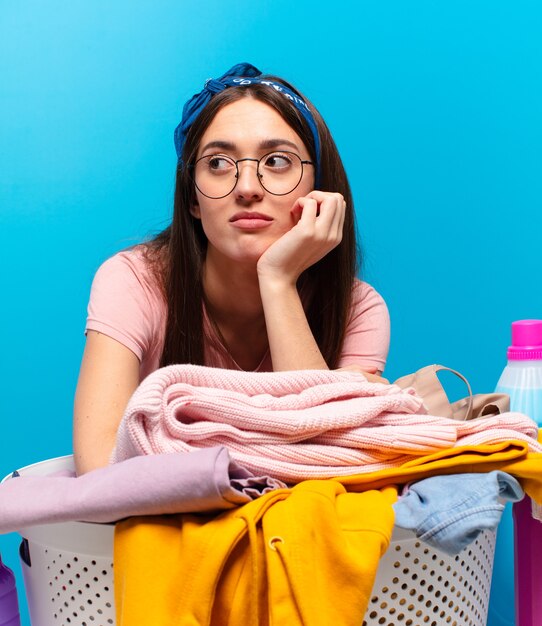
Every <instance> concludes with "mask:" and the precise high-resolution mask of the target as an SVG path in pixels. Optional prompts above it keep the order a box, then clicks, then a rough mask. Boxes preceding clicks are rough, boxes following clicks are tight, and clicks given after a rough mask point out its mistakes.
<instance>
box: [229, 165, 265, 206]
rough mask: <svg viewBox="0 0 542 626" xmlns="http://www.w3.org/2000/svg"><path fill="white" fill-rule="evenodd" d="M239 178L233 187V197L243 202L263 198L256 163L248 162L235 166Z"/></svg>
mask: <svg viewBox="0 0 542 626" xmlns="http://www.w3.org/2000/svg"><path fill="white" fill-rule="evenodd" d="M237 167H238V171H239V176H238V178H237V184H236V185H235V190H234V193H235V196H236V197H237V198H239V199H243V200H259V199H260V198H262V197H263V192H264V190H263V187H262V186H261V184H260V178H259V176H258V162H257V161H252V160H250V161H249V160H248V159H247V161H245V162H243V163H238V165H237Z"/></svg>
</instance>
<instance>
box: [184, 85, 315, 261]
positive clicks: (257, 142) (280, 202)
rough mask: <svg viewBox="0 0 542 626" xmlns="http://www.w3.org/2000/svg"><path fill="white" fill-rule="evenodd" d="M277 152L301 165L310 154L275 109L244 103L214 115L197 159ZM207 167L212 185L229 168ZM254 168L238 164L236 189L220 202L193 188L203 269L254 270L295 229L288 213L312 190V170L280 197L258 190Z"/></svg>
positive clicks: (217, 163)
mask: <svg viewBox="0 0 542 626" xmlns="http://www.w3.org/2000/svg"><path fill="white" fill-rule="evenodd" d="M281 151H286V152H290V153H294V154H296V155H298V156H299V157H300V158H301V159H302V160H310V155H309V152H308V150H307V148H306V146H305V145H304V144H303V142H302V141H301V138H300V137H299V135H298V134H297V133H296V132H295V131H294V130H293V129H292V128H291V127H290V126H289V125H288V124H287V123H286V122H285V121H284V119H283V118H282V117H281V116H280V114H279V113H278V112H277V111H276V110H275V109H273V108H272V107H270V106H269V105H267V104H265V103H263V102H261V101H259V100H256V99H254V98H251V97H246V98H242V99H241V100H237V101H236V102H232V103H231V104H228V105H226V106H224V107H223V108H222V109H220V110H219V111H218V113H217V114H216V116H215V118H214V119H213V121H212V122H211V124H210V125H209V127H208V128H207V130H206V131H205V133H204V134H203V137H202V138H201V142H200V145H199V149H198V153H197V159H199V158H200V157H202V156H215V157H216V156H218V155H223V156H224V155H225V156H228V157H230V158H231V159H233V160H234V161H236V160H237V159H245V158H250V159H260V157H262V156H264V155H266V154H268V153H270V152H278V153H280V152H281ZM209 163H210V166H206V167H207V170H210V169H211V168H212V171H211V172H210V174H209V176H211V177H215V179H217V178H220V176H223V174H222V173H221V171H222V170H223V169H224V168H225V167H228V162H226V161H223V160H222V161H221V160H220V159H219V158H218V159H217V158H214V159H212V160H211V161H209ZM268 163H269V165H270V166H273V167H278V168H279V169H280V168H281V166H282V164H285V163H286V162H285V161H282V160H281V158H280V157H278V158H272V159H271V160H270V161H268ZM257 167H258V164H257V163H256V162H255V161H251V160H247V161H243V162H241V163H239V164H238V168H239V178H238V179H237V184H236V186H235V188H234V190H233V191H232V192H231V193H230V194H229V195H227V196H225V197H223V198H217V199H212V198H208V197H207V196H205V195H203V193H201V191H199V190H198V189H197V188H196V203H195V205H194V206H193V207H192V208H191V213H192V215H193V216H194V217H196V218H198V219H200V220H201V224H202V227H203V230H204V232H205V235H206V236H207V239H208V246H207V258H206V262H207V263H209V262H218V263H227V260H230V261H236V262H239V263H249V264H255V263H256V262H257V261H258V259H259V258H260V256H261V255H262V254H263V253H264V252H265V251H266V250H267V248H268V247H269V246H270V245H271V244H272V243H274V242H275V241H276V240H277V239H278V238H279V237H281V236H282V235H283V234H284V233H286V232H287V231H288V230H290V228H292V226H294V225H295V223H296V221H297V218H294V216H293V215H292V214H291V212H290V211H291V208H292V206H293V204H294V202H295V200H296V199H297V198H299V197H301V196H305V195H307V194H308V193H309V192H310V191H312V190H313V188H314V166H312V165H304V166H303V177H302V179H301V182H300V183H299V185H298V186H297V187H296V188H295V189H294V190H293V191H291V192H289V193H287V194H286V195H280V196H277V195H273V194H271V193H269V192H268V191H266V190H265V189H264V188H263V187H262V185H261V184H260V182H259V179H258V175H257ZM207 170H206V171H207ZM216 170H218V171H216ZM234 173H235V168H233V171H231V172H230V174H224V176H226V175H227V176H230V175H231V176H233V174H234ZM196 176H197V174H196ZM264 178H265V176H264ZM274 190H275V189H274ZM204 191H207V190H204ZM208 195H215V194H208ZM217 195H219V194H217Z"/></svg>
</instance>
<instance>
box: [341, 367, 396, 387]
mask: <svg viewBox="0 0 542 626" xmlns="http://www.w3.org/2000/svg"><path fill="white" fill-rule="evenodd" d="M336 371H337V372H358V373H359V374H363V375H364V376H365V378H366V379H367V380H368V381H369V382H370V383H382V384H384V385H389V384H390V381H389V380H388V379H387V378H382V376H380V374H381V373H382V372H378V371H377V372H368V371H366V370H364V369H363V368H362V367H360V366H359V365H345V366H344V367H339V369H338V370H336Z"/></svg>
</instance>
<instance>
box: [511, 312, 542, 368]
mask: <svg viewBox="0 0 542 626" xmlns="http://www.w3.org/2000/svg"><path fill="white" fill-rule="evenodd" d="M507 356H508V360H509V361H539V360H542V320H519V321H517V322H512V345H511V346H510V347H509V348H508V355H507Z"/></svg>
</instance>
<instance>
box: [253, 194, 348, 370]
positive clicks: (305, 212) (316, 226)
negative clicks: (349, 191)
mask: <svg viewBox="0 0 542 626" xmlns="http://www.w3.org/2000/svg"><path fill="white" fill-rule="evenodd" d="M292 212H293V214H294V215H297V216H299V219H298V222H297V224H296V225H295V226H294V227H293V228H292V229H291V230H290V231H288V232H287V233H286V234H285V235H283V236H282V237H281V238H280V239H279V240H277V241H276V242H275V243H274V244H273V245H271V246H270V247H269V248H268V249H267V250H266V252H264V254H262V256H261V257H260V259H259V261H258V279H259V284H260V294H261V298H262V304H263V309H264V315H265V323H266V327H267V336H268V340H269V349H270V353H271V359H272V361H273V369H274V370H275V371H285V370H299V369H328V366H327V364H326V362H325V360H324V357H323V356H322V354H321V352H320V349H319V347H318V344H317V343H316V340H315V339H314V336H313V334H312V331H311V329H310V326H309V323H308V321H307V317H306V315H305V311H304V309H303V304H302V302H301V298H300V296H299V292H298V290H297V286H296V284H297V279H298V278H299V276H300V275H301V274H302V272H303V271H305V270H306V269H307V268H308V267H310V266H311V265H314V263H316V262H317V261H319V260H320V259H321V258H323V257H324V256H325V255H326V254H327V253H328V252H330V251H331V250H333V248H335V247H336V246H337V245H338V244H339V243H340V242H341V239H342V231H343V224H344V216H345V202H344V198H343V196H342V195H341V194H338V193H327V192H321V191H313V192H311V193H310V194H308V196H305V197H302V198H299V199H298V200H297V201H296V203H295V204H294V206H293V208H292Z"/></svg>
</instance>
